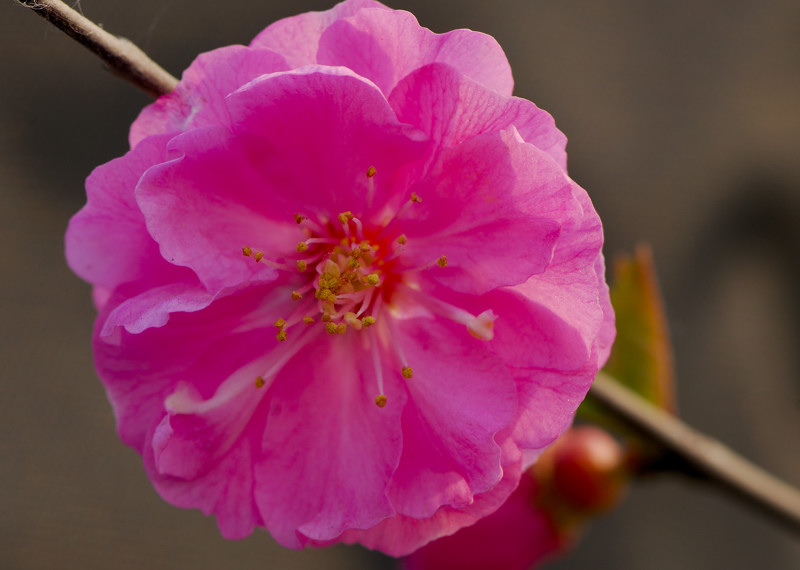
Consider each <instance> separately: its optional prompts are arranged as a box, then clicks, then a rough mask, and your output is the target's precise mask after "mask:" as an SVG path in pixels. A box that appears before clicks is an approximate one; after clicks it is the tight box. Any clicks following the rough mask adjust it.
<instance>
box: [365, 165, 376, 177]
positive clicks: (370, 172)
mask: <svg viewBox="0 0 800 570" xmlns="http://www.w3.org/2000/svg"><path fill="white" fill-rule="evenodd" d="M377 173H378V169H377V168H375V167H374V166H370V167H369V168H367V178H372V177H373V176H375V174H377Z"/></svg>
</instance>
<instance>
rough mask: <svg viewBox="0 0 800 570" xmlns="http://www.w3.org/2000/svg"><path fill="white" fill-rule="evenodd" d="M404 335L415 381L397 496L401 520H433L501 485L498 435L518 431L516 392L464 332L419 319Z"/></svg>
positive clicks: (393, 490)
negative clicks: (515, 426)
mask: <svg viewBox="0 0 800 570" xmlns="http://www.w3.org/2000/svg"><path fill="white" fill-rule="evenodd" d="M397 335H398V338H397V339H396V342H398V343H399V344H402V345H403V352H404V353H405V356H406V358H407V359H408V365H410V366H411V367H412V369H413V378H410V379H408V380H406V388H407V390H408V394H409V401H408V404H407V405H406V408H405V410H404V411H403V455H402V457H401V459H400V464H399V466H398V468H397V471H396V472H395V474H394V477H393V478H392V484H391V486H390V488H389V496H390V498H391V500H392V504H393V505H394V506H395V508H397V511H398V513H399V514H403V515H407V516H410V517H413V518H420V519H421V518H428V517H431V516H433V514H434V513H435V512H436V511H437V510H438V509H439V508H441V507H442V506H445V505H448V506H453V507H464V506H466V505H469V504H470V503H472V501H473V498H474V495H475V494H480V493H484V492H486V491H488V490H489V489H491V488H492V487H493V486H494V485H496V484H497V483H498V481H500V479H501V478H502V468H501V466H500V464H501V450H500V446H499V445H498V444H497V443H496V442H495V434H496V433H497V432H498V431H500V430H501V429H503V428H504V427H506V426H508V425H509V424H510V423H511V421H512V419H513V417H514V414H515V413H516V406H517V398H516V392H515V388H514V385H513V383H512V381H511V377H510V376H509V375H508V373H507V370H506V367H505V366H504V365H503V363H502V362H501V361H500V360H498V359H497V358H495V357H494V355H492V354H491V352H490V351H489V350H488V347H487V344H486V343H485V342H484V341H480V340H478V339H476V338H474V337H472V336H471V335H469V334H468V332H467V330H466V329H465V328H464V327H463V326H460V325H458V324H456V323H451V322H449V321H444V320H442V319H436V320H433V321H431V320H428V319H412V320H408V321H401V322H400V323H398V326H397Z"/></svg>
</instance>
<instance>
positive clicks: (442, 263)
mask: <svg viewBox="0 0 800 570" xmlns="http://www.w3.org/2000/svg"><path fill="white" fill-rule="evenodd" d="M436 263H437V265H439V267H447V258H446V257H445V256H444V255H443V256H442V257H440V258H439V259H437V260H436Z"/></svg>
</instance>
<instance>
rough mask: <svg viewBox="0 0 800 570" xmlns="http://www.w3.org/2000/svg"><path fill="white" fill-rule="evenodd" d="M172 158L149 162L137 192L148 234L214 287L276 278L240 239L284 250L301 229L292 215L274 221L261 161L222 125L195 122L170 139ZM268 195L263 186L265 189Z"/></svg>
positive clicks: (272, 253)
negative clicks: (152, 164) (251, 157)
mask: <svg viewBox="0 0 800 570" xmlns="http://www.w3.org/2000/svg"><path fill="white" fill-rule="evenodd" d="M169 146H170V150H171V151H172V152H173V153H174V154H178V155H179V158H174V159H173V160H170V161H168V162H164V163H162V164H160V165H158V166H155V167H153V168H151V169H150V170H149V171H148V172H147V174H146V175H145V176H144V177H143V178H142V180H141V182H140V183H139V187H138V188H137V192H136V197H137V201H138V205H139V207H140V208H141V211H142V212H143V214H144V216H145V218H146V220H147V226H148V229H149V232H150V234H151V235H152V236H153V238H155V240H156V241H157V242H158V243H159V245H160V247H161V253H162V255H163V256H164V258H166V259H168V260H169V261H170V262H171V263H174V264H175V265H180V266H185V267H189V268H191V269H192V270H193V271H194V272H195V273H196V274H197V276H198V277H199V278H200V281H201V282H202V283H203V285H204V286H205V287H206V288H207V289H208V291H210V292H211V293H218V292H219V291H221V290H222V289H224V288H226V287H240V286H243V285H246V284H249V283H252V282H266V281H270V280H273V279H275V277H276V275H277V272H276V269H275V268H274V267H273V266H269V265H267V264H266V263H256V262H255V261H254V260H253V259H252V258H248V257H245V256H244V255H242V248H243V247H245V246H248V247H253V249H256V248H259V249H263V250H265V251H266V252H267V256H268V259H273V260H274V259H275V258H276V257H281V256H285V255H288V254H289V253H290V252H291V251H292V248H293V247H294V244H296V243H297V241H299V239H300V238H301V234H300V232H299V230H298V229H297V227H296V225H295V224H294V221H293V220H291V221H290V218H288V217H287V219H286V221H285V222H284V223H278V224H276V222H274V221H272V219H271V218H270V209H269V203H268V201H267V200H265V199H264V196H265V193H266V190H265V188H264V179H263V176H262V173H261V172H260V171H259V170H258V165H257V164H254V163H253V162H252V161H251V160H249V157H248V154H247V152H246V149H245V148H243V146H242V143H241V142H240V141H238V140H236V139H235V138H233V137H232V136H231V135H230V132H229V131H228V130H227V129H225V128H222V127H207V128H205V129H197V130H192V131H190V132H188V133H184V134H182V135H179V136H178V137H176V138H174V139H172V140H171V141H170V145H169ZM267 195H268V194H267Z"/></svg>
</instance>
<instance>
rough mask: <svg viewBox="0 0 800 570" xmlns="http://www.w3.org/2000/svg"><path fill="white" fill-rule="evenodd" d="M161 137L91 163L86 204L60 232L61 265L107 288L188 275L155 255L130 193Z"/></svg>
mask: <svg viewBox="0 0 800 570" xmlns="http://www.w3.org/2000/svg"><path fill="white" fill-rule="evenodd" d="M167 140H168V137H154V138H152V139H150V140H148V141H146V142H145V143H143V144H141V145H139V146H137V147H136V148H135V149H133V150H131V151H129V152H128V153H127V154H126V155H125V156H123V157H121V158H117V159H114V160H112V161H111V162H109V163H107V164H104V165H102V166H99V167H97V168H96V169H95V170H94V172H92V174H91V175H90V176H89V178H88V179H87V180H86V194H87V203H86V205H85V206H84V207H83V209H81V211H80V212H78V213H77V214H75V216H73V218H72V219H71V220H70V223H69V227H68V228H67V235H66V255H67V263H68V264H69V266H70V268H72V270H73V271H74V272H75V273H77V274H78V275H80V276H81V277H82V278H83V279H86V280H87V281H89V282H91V283H93V284H94V285H99V286H102V287H103V288H105V289H109V290H110V289H113V288H115V287H117V286H118V285H120V284H122V283H126V282H129V281H138V282H140V283H142V285H143V286H145V287H146V286H147V284H153V283H164V282H169V281H172V280H174V279H180V278H191V273H190V272H186V270H184V269H181V268H176V267H173V266H172V265H170V264H169V263H167V262H166V261H164V259H163V258H162V257H161V254H160V253H159V251H158V245H157V244H156V242H155V241H154V240H153V238H152V237H151V236H150V234H149V233H148V231H147V228H146V227H145V220H144V216H142V214H141V212H140V211H139V208H138V206H137V205H136V201H135V197H134V188H135V187H136V184H137V183H138V182H139V179H140V178H141V176H142V174H143V173H144V172H145V171H146V170H147V169H148V168H149V167H150V166H152V165H153V164H157V163H158V162H161V161H162V160H164V159H165V157H166V147H165V145H166V143H167Z"/></svg>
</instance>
